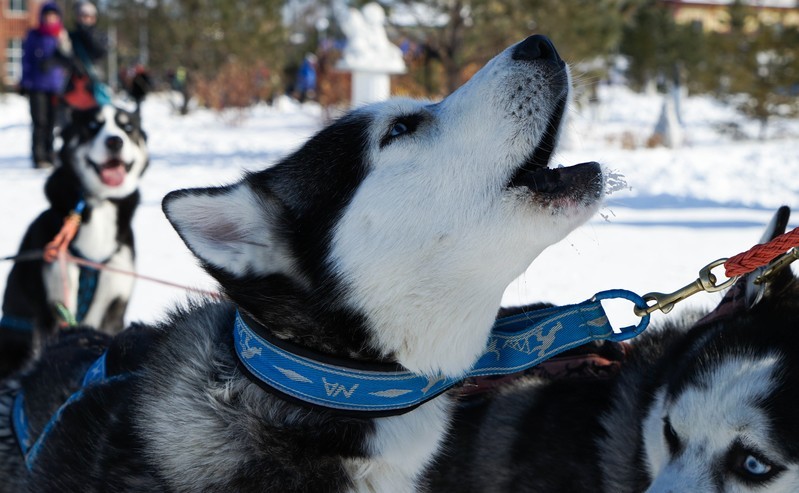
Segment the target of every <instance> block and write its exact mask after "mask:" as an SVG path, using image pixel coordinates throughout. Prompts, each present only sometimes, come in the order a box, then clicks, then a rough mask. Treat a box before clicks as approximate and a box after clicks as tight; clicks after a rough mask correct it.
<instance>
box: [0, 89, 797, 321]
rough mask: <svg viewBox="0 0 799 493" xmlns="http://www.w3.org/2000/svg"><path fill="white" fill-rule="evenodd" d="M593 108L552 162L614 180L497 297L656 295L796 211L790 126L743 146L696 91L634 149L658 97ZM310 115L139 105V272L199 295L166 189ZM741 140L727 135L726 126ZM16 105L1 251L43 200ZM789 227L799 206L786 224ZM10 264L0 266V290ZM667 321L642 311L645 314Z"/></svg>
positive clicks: (193, 179)
mask: <svg viewBox="0 0 799 493" xmlns="http://www.w3.org/2000/svg"><path fill="white" fill-rule="evenodd" d="M600 96H601V103H600V105H599V106H598V107H597V108H593V109H591V110H585V111H582V112H577V111H574V112H573V113H572V114H571V115H570V119H569V124H568V133H567V136H566V138H565V146H564V147H563V148H562V149H561V151H560V152H559V154H558V155H556V156H555V159H556V162H561V163H564V164H572V163H577V162H582V161H592V160H593V161H599V162H601V163H603V164H604V165H605V166H606V167H607V168H608V169H609V170H612V171H613V172H614V173H616V174H619V175H622V176H623V177H624V181H626V186H624V187H620V189H619V190H617V191H615V192H614V193H612V194H611V195H609V196H608V197H607V201H606V204H605V206H604V207H603V208H602V209H601V211H600V213H599V214H598V215H597V216H596V217H595V218H594V219H593V220H591V221H590V222H589V223H588V224H586V225H585V226H583V227H581V228H580V229H578V230H577V231H575V232H574V233H573V234H571V235H570V236H569V237H568V238H566V239H565V240H564V241H562V242H561V243H559V244H558V245H555V246H553V247H551V248H550V249H549V250H547V251H546V252H544V254H543V255H541V257H539V259H538V260H536V262H535V263H534V264H533V265H532V266H531V267H530V269H529V270H528V271H527V272H526V273H525V274H524V275H523V276H522V277H521V278H519V279H518V280H517V281H516V282H514V283H513V284H512V285H511V286H510V287H509V288H508V290H507V292H506V296H505V302H506V303H507V304H514V303H523V302H531V301H551V302H554V303H559V304H566V303H574V302H579V301H582V300H584V299H586V298H589V297H590V296H591V295H592V294H594V293H595V292H597V291H601V290H605V289H611V288H626V289H629V290H632V291H636V292H638V293H639V294H644V293H646V292H649V291H661V292H668V291H672V290H674V289H677V288H679V287H681V286H683V285H685V284H687V283H689V282H692V281H693V280H694V279H695V278H696V276H697V273H698V271H699V269H700V268H701V267H703V266H704V265H706V264H707V263H709V262H710V261H712V260H715V259H717V258H720V257H728V256H731V255H734V254H736V253H739V252H741V251H744V250H746V249H748V248H749V247H751V246H752V245H753V244H755V243H756V242H757V240H758V238H759V236H760V233H761V230H762V228H763V226H764V225H765V224H766V223H767V222H768V220H769V219H770V217H771V214H772V213H773V211H774V210H775V209H776V207H778V206H780V205H783V204H785V205H789V206H792V207H794V208H799V121H796V120H779V121H775V122H773V123H772V125H771V128H770V139H769V140H768V141H757V140H754V136H756V135H757V130H758V128H757V123H755V122H751V121H747V120H746V119H744V118H743V117H741V116H740V115H738V114H736V113H735V111H734V110H732V109H731V108H729V107H727V106H724V105H721V104H720V103H718V102H716V101H714V100H712V99H708V98H702V97H692V98H688V99H686V100H684V101H683V103H682V110H683V123H684V131H685V135H686V139H687V143H686V144H685V146H683V147H682V148H680V149H676V150H670V149H665V148H654V149H650V148H646V146H645V142H646V140H647V138H648V137H649V136H650V134H651V131H652V129H653V127H654V124H655V122H656V120H657V118H658V116H659V112H660V106H661V103H662V100H661V98H660V97H658V96H644V95H637V94H633V93H631V92H629V91H628V90H626V89H624V88H621V87H613V88H609V87H603V88H602V91H601V93H600ZM321 114H322V112H321V110H320V108H319V107H317V106H315V105H310V104H308V105H304V106H300V105H297V104H295V103H292V102H291V101H288V100H284V101H280V103H279V104H278V105H276V106H275V107H267V106H259V107H255V108H253V109H251V110H248V111H246V112H243V113H242V112H236V113H228V114H223V115H220V114H217V113H212V112H208V111H204V110H197V111H195V112H193V113H192V114H190V115H189V116H187V117H180V116H177V115H176V114H175V113H174V112H173V110H172V106H171V105H170V103H169V98H168V96H167V95H156V96H154V97H152V98H150V99H148V100H147V101H146V102H145V103H144V107H143V115H144V126H145V129H146V130H147V132H148V134H149V144H150V151H151V155H152V160H151V165H150V169H149V170H148V172H147V174H146V175H145V177H144V179H143V182H142V185H141V190H142V194H143V201H142V205H141V207H140V208H139V210H138V212H137V214H136V217H135V220H134V230H135V233H136V246H137V252H138V253H137V255H138V270H139V272H140V273H141V274H144V275H148V276H153V277H157V278H162V279H165V280H169V281H171V282H176V283H180V284H184V285H190V286H194V287H199V288H205V289H214V282H213V280H211V279H210V278H209V277H208V276H207V275H206V274H205V273H203V272H202V271H201V270H200V268H199V267H198V266H197V263H196V262H195V260H194V259H193V257H192V256H191V255H190V253H189V252H188V250H187V249H186V248H185V246H184V245H183V244H182V242H181V241H180V239H179V238H178V237H177V235H176V234H175V233H174V231H173V230H172V228H171V227H170V226H169V224H168V223H167V221H166V219H165V218H164V216H163V214H162V213H161V209H160V202H161V198H162V197H163V196H164V195H165V194H166V193H167V192H169V191H170V190H173V189H177V188H184V187H192V186H210V185H218V184H223V183H229V182H231V181H233V180H235V179H236V178H237V177H239V176H240V175H241V173H242V170H256V169H261V168H263V167H266V166H269V165H270V164H271V163H274V162H275V161H276V160H278V159H279V158H280V157H281V156H283V155H285V154H286V153H288V152H290V151H291V150H293V149H295V148H297V147H298V146H299V145H300V144H301V143H302V142H303V141H304V140H305V139H306V138H307V137H308V136H310V135H311V134H312V133H313V132H315V131H316V130H318V129H319V128H320V126H321V125H322V121H321ZM731 123H733V124H736V125H737V126H738V129H739V130H740V131H742V132H744V133H745V134H748V135H750V136H752V138H751V139H748V140H733V138H732V135H731V133H730V132H729V131H725V130H724V129H725V128H727V129H729V124H731ZM29 125H30V122H29V116H28V109H27V102H26V100H24V99H22V98H20V97H18V96H15V95H8V96H5V97H2V98H0V218H1V219H0V225H2V233H0V257H2V256H6V255H12V254H14V253H15V252H16V249H17V246H18V242H19V240H20V239H21V237H22V235H23V233H24V231H25V228H26V227H27V225H28V224H29V223H30V221H31V220H32V219H33V218H34V217H36V216H37V215H38V214H39V213H40V212H41V211H42V210H44V209H45V208H46V201H45V199H44V194H43V184H44V181H45V179H46V177H47V172H46V171H41V170H34V169H31V167H30V159H29V152H30V151H29V148H30V130H29ZM797 225H799V212H797V213H796V216H795V217H794V218H793V219H792V221H791V225H790V227H796V226H797ZM10 267H11V265H10V264H9V263H8V262H0V289H4V287H5V280H6V276H7V274H8V271H9V269H10ZM185 297H186V293H185V292H183V291H182V290H180V289H176V288H172V287H167V286H162V285H159V284H154V283H151V282H147V281H139V282H138V283H137V285H136V290H135V292H134V294H133V298H132V300H131V305H130V308H129V311H128V319H129V320H143V321H153V320H156V319H158V318H159V317H160V316H161V315H162V314H163V313H164V311H165V310H167V309H168V308H169V307H170V306H172V305H174V304H175V303H180V302H181V300H184V299H185ZM718 298H719V295H718V294H698V295H696V296H694V297H693V298H691V299H690V300H689V301H686V302H685V303H683V304H682V305H681V306H680V307H679V308H678V310H676V312H679V311H680V310H681V309H685V308H687V307H689V306H712V304H713V303H715V302H716V301H717V300H718ZM608 310H609V312H610V313H611V315H612V317H611V318H612V319H613V321H614V324H615V325H622V324H625V325H626V324H629V323H634V322H635V317H633V316H631V315H629V312H630V311H631V310H630V307H629V305H618V306H617V305H610V306H608ZM667 316H673V315H662V314H659V313H658V314H656V315H654V318H655V319H662V318H663V317H667Z"/></svg>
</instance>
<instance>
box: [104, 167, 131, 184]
mask: <svg viewBox="0 0 799 493" xmlns="http://www.w3.org/2000/svg"><path fill="white" fill-rule="evenodd" d="M127 174H128V172H127V171H126V170H125V165H124V164H123V163H121V162H118V163H114V164H110V163H109V164H106V165H104V166H103V167H102V168H100V180H101V181H102V182H103V183H104V184H106V185H108V186H109V187H118V186H119V185H121V184H122V182H123V181H125V176H126V175H127Z"/></svg>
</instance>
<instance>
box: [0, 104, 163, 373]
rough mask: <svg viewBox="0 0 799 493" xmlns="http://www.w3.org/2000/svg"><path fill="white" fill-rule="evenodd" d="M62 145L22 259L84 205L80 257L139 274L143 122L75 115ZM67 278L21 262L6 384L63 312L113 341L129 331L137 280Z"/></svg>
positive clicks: (2, 369)
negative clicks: (136, 221)
mask: <svg viewBox="0 0 799 493" xmlns="http://www.w3.org/2000/svg"><path fill="white" fill-rule="evenodd" d="M62 137H63V140H64V145H63V147H62V149H61V151H60V153H59V158H60V161H61V165H60V166H59V167H58V168H57V169H56V170H55V171H54V172H53V173H52V174H51V175H50V177H49V178H48V179H47V184H46V186H45V194H46V195H47V199H48V201H49V202H50V208H49V209H48V210H46V211H45V212H43V213H42V214H41V215H39V217H38V218H36V220H34V222H33V223H32V224H31V225H30V226H29V227H28V230H27V232H26V233H25V236H24V237H23V239H22V243H21V245H20V252H21V253H23V254H24V253H27V252H30V251H36V250H41V249H42V248H43V247H44V246H45V244H47V243H48V242H49V241H50V240H52V239H53V238H54V237H55V236H56V234H57V233H58V231H59V229H60V228H61V225H62V224H63V222H64V219H65V218H66V216H67V215H68V214H69V213H70V211H71V210H73V209H75V208H76V207H79V205H78V204H81V203H83V204H85V205H84V206H83V213H82V225H81V227H80V229H79V230H78V233H77V235H76V236H75V238H74V240H73V241H72V243H71V245H70V250H71V251H72V254H73V255H75V256H78V257H82V258H85V259H87V260H91V261H93V262H98V263H105V264H107V265H109V266H113V267H116V268H118V269H124V270H132V269H133V232H132V229H131V220H132V218H133V212H134V210H135V208H136V206H137V205H138V202H139V191H138V186H139V178H140V177H141V174H142V173H143V172H144V170H145V168H146V167H147V163H148V157H147V148H146V143H145V135H144V133H143V132H142V130H141V127H140V125H139V119H138V117H137V116H136V115H134V114H132V113H128V112H126V111H123V110H120V109H117V108H114V107H111V106H106V107H104V108H96V109H92V110H88V111H83V112H80V111H75V112H73V114H72V118H71V121H70V123H69V125H67V127H66V128H65V129H64V132H63V134H62ZM66 278H67V279H66V281H65V280H63V279H62V271H61V266H60V265H59V264H58V263H55V262H54V263H46V262H44V261H42V260H41V259H39V260H34V261H30V260H28V261H22V262H19V263H17V264H16V265H15V266H14V268H13V269H12V270H11V273H10V274H9V277H8V282H7V284H6V290H5V296H4V298H3V318H2V319H1V320H0V377H1V376H3V375H7V374H8V373H9V372H10V371H13V370H14V369H16V368H18V367H19V366H20V365H21V363H22V361H23V360H24V359H25V358H27V356H28V354H29V353H30V350H31V346H32V342H33V339H34V333H36V336H37V337H38V338H44V339H46V338H47V337H48V336H50V335H51V334H52V333H53V331H54V330H55V328H56V326H57V323H58V322H57V309H56V307H57V305H58V304H62V305H63V306H64V307H66V308H67V309H68V310H69V311H70V312H71V313H72V315H73V316H74V317H76V318H77V320H78V321H79V322H81V323H83V324H86V325H89V326H92V327H96V328H98V329H102V330H105V331H109V332H112V333H113V332H118V331H119V330H121V329H122V326H123V315H124V313H125V308H126V307H127V303H128V299H129V298H130V294H131V291H132V290H133V280H132V278H130V277H126V276H120V275H118V274H109V273H106V272H99V273H98V272H97V271H96V270H93V269H88V268H82V267H78V266H77V265H73V264H69V265H68V266H67V267H66ZM65 286H66V289H65Z"/></svg>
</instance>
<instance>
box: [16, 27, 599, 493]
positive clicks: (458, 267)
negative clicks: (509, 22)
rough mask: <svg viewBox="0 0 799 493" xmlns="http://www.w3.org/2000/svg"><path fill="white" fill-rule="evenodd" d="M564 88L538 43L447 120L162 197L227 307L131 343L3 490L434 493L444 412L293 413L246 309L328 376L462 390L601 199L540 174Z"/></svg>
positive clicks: (423, 116)
mask: <svg viewBox="0 0 799 493" xmlns="http://www.w3.org/2000/svg"><path fill="white" fill-rule="evenodd" d="M568 77H569V76H568V70H567V68H566V66H565V64H564V63H563V62H562V61H561V60H560V58H559V57H558V56H557V53H556V52H555V50H554V47H553V46H552V44H551V43H550V42H549V40H547V39H546V38H544V37H542V36H534V37H531V38H528V39H527V40H525V41H523V42H521V43H518V44H517V45H514V46H512V47H510V48H508V49H507V50H506V51H505V52H503V53H501V54H500V55H498V56H497V57H496V58H495V59H493V60H492V61H491V62H489V63H488V65H486V67H484V68H483V69H482V70H481V71H480V72H479V73H478V74H476V75H475V76H474V77H473V79H472V80H471V81H469V82H468V83H467V84H466V85H465V86H463V87H462V88H460V89H459V90H458V91H456V92H455V93H453V94H452V95H450V96H449V97H448V98H446V99H445V100H443V101H441V102H439V103H432V102H427V101H411V100H403V99H400V100H391V101H387V102H384V103H379V104H376V105H372V106H367V107H363V108H359V109H356V110H354V111H353V112H351V113H350V114H348V115H346V116H344V117H342V118H341V119H339V120H337V121H336V122H334V123H332V124H331V125H329V126H328V127H327V128H325V129H323V130H321V131H320V132H319V133H318V134H317V135H315V136H314V137H312V138H311V139H310V140H309V141H308V142H307V143H306V144H305V145H304V146H302V147H301V148H300V149H299V150H298V151H296V152H295V153H294V154H292V155H290V156H288V157H287V158H285V159H284V160H282V161H281V162H280V163H278V164H277V165H275V166H274V167H272V168H269V169H267V170H265V171H262V172H259V173H252V174H248V175H247V176H245V177H244V179H243V180H241V181H240V182H238V183H235V184H232V185H230V186H226V187H220V188H208V189H193V190H181V191H177V192H173V193H171V194H169V195H168V196H167V197H166V198H165V199H164V203H163V208H164V212H165V213H166V215H167V217H168V218H169V220H170V221H171V222H172V224H173V225H174V227H175V229H176V230H177V231H178V233H179V234H180V236H181V238H182V239H183V240H184V241H185V242H186V244H187V246H188V247H189V248H190V249H191V251H192V252H193V253H194V254H195V255H196V256H197V257H198V259H199V260H200V261H201V262H202V264H203V266H204V267H205V269H206V270H208V272H209V273H211V274H212V275H213V276H215V277H216V279H217V280H218V281H219V284H220V286H221V288H222V289H223V290H224V292H225V294H226V295H227V298H228V299H229V300H230V302H225V303H200V304H196V305H192V306H189V307H187V308H186V309H183V310H178V311H176V312H174V313H173V314H172V315H171V316H170V317H169V319H168V320H166V321H164V322H163V323H161V324H158V325H157V326H154V327H142V326H140V327H135V328H132V329H128V330H126V331H124V332H123V333H122V334H120V335H119V336H117V338H115V339H114V340H113V341H112V342H111V347H112V348H113V347H114V346H115V345H116V344H118V343H119V341H124V340H125V338H133V340H135V341H137V344H143V345H144V346H146V347H142V348H138V347H137V348H136V349H135V351H130V354H142V355H143V356H142V358H141V360H140V361H136V362H135V363H134V364H127V363H126V364H125V365H123V366H126V367H128V368H133V369H134V370H135V371H134V372H132V373H130V374H127V375H126V376H125V377H124V379H122V380H114V381H111V382H108V383H104V384H99V385H94V386H92V387H89V388H87V389H86V390H85V394H84V397H83V398H82V399H80V400H78V401H77V402H75V403H73V404H71V405H70V406H69V407H68V408H67V410H66V411H65V412H63V413H62V414H61V419H60V422H59V425H58V426H57V427H55V430H54V431H53V432H52V433H51V434H50V435H49V436H48V437H47V439H46V442H45V446H44V447H43V449H42V452H41V453H40V455H39V456H38V458H37V459H36V461H35V463H34V467H33V472H32V474H30V475H27V476H26V475H25V473H24V471H23V470H21V469H20V468H19V467H16V469H14V470H13V471H11V470H9V471H8V472H7V475H10V476H13V477H14V478H19V477H24V478H25V479H24V480H21V482H24V483H25V488H27V490H26V491H47V490H51V489H53V488H56V487H57V488H59V489H60V490H72V489H79V490H80V491H86V492H90V491H108V490H110V489H113V490H119V491H147V492H151V491H241V492H247V491H274V492H281V493H284V492H292V491H313V492H326V491H331V492H332V491H351V492H408V491H414V490H417V489H420V488H422V487H423V482H422V472H423V470H424V468H425V467H426V465H427V464H428V463H429V461H430V459H431V458H432V457H433V455H434V453H435V452H436V450H437V448H438V446H439V443H440V441H441V439H442V437H443V436H444V434H445V431H446V427H447V425H448V422H449V414H450V409H451V402H450V397H449V396H447V395H443V396H440V397H438V398H435V399H433V400H431V401H428V402H427V403H425V404H423V405H421V406H420V407H418V408H416V409H414V410H413V411H410V412H407V413H405V414H402V415H397V416H391V417H381V418H369V417H363V416H359V417H352V416H348V415H346V414H342V413H340V412H333V411H330V410H325V409H320V408H309V407H306V406H302V405H298V404H295V403H290V402H288V401H285V400H283V399H282V398H281V397H280V396H277V395H274V393H273V391H269V390H268V389H265V388H264V387H263V385H262V384H260V383H259V382H255V381H253V380H252V379H251V377H250V376H249V375H248V374H247V373H246V372H244V371H243V370H242V368H241V366H240V365H239V363H238V360H237V359H236V356H235V354H234V352H233V346H232V344H233V341H232V331H233V320H234V315H235V310H236V309H238V310H240V311H242V312H244V313H245V314H246V315H247V316H249V317H250V319H251V320H253V323H254V324H255V326H256V327H255V330H258V331H262V332H268V333H271V334H272V335H274V336H276V337H279V338H282V339H285V340H288V341H291V342H293V343H295V344H298V345H301V346H303V347H304V348H307V349H310V350H314V351H317V352H321V353H325V354H327V355H332V356H336V357H344V358H350V359H354V360H359V361H361V362H384V363H385V362H390V363H399V364H401V365H403V366H405V367H406V368H409V369H411V370H414V371H416V372H419V373H422V374H426V375H428V376H437V375H439V374H442V373H443V374H449V375H460V374H462V373H464V372H465V371H466V370H467V369H468V368H469V367H470V366H471V365H472V364H473V362H474V361H475V359H476V358H477V356H478V355H479V354H480V353H481V352H482V351H483V349H484V346H485V343H486V340H487V336H488V333H489V331H490V329H491V326H492V325H493V321H494V317H495V315H496V313H497V310H498V307H499V300H500V297H501V296H502V292H503V291H504V289H505V287H506V285H507V284H508V283H509V282H510V281H511V280H512V279H513V278H514V277H516V276H518V275H519V274H521V273H522V272H523V271H524V270H525V269H526V268H527V266H528V265H529V263H530V262H531V261H532V260H533V259H534V258H535V257H536V256H537V255H538V254H539V253H540V252H541V251H542V250H543V249H544V248H546V247H547V246H548V245H550V244H552V243H554V242H556V241H558V240H559V239H561V238H563V237H564V236H565V235H566V234H568V233H569V232H570V231H571V230H572V229H574V228H575V227H577V226H578V225H579V224H580V223H582V222H583V221H585V220H586V219H587V218H588V217H589V216H590V215H591V214H593V212H594V211H595V210H596V208H597V207H598V203H599V200H600V198H601V196H602V192H603V176H602V173H601V170H600V168H599V166H598V165H596V163H587V164H584V165H580V166H575V167H571V168H560V169H547V168H546V167H547V164H548V163H549V159H550V155H551V153H552V152H553V150H554V147H555V145H556V142H557V137H558V131H559V128H560V125H561V122H562V116H563V112H564V111H565V108H566V105H567V102H568V97H569V79H568ZM136 334H139V335H138V336H136ZM48 358H49V355H48V354H47V353H45V354H44V355H43V357H42V359H43V360H47V359H48ZM118 358H119V359H118V360H117V361H118V362H119V361H122V362H123V363H124V362H126V361H127V360H126V358H125V357H124V355H122V356H118ZM41 364H45V363H41ZM82 367H85V365H79V367H78V368H77V369H75V370H74V371H75V372H76V374H80V372H81V370H82V369H84V368H82ZM40 384H42V385H44V384H45V383H43V382H41V381H40V380H28V381H26V380H24V379H23V381H22V387H23V388H24V389H27V388H28V387H29V386H30V387H34V386H36V385H40ZM67 393H68V392H66V391H64V394H65V395H66V394H67ZM101 404H102V405H101ZM36 412H37V413H38V412H39V411H36ZM43 414H44V413H43ZM65 450H69V451H70V453H69V454H68V455H69V457H64V451H65ZM8 467H9V468H11V467H12V466H8ZM14 480H15V481H20V480H19V479H14ZM2 484H8V483H6V482H3V481H0V485H2ZM0 488H2V486H0Z"/></svg>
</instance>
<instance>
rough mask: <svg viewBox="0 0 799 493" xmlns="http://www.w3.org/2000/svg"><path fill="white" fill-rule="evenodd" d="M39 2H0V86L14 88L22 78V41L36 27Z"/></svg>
mask: <svg viewBox="0 0 799 493" xmlns="http://www.w3.org/2000/svg"><path fill="white" fill-rule="evenodd" d="M41 3H42V1H41V0H0V85H2V86H3V87H6V88H7V87H15V86H16V85H17V84H18V83H19V79H20V78H21V77H22V40H23V39H25V34H27V32H28V29H30V28H31V27H33V26H35V25H36V22H37V17H38V12H39V8H40V5H41Z"/></svg>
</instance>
